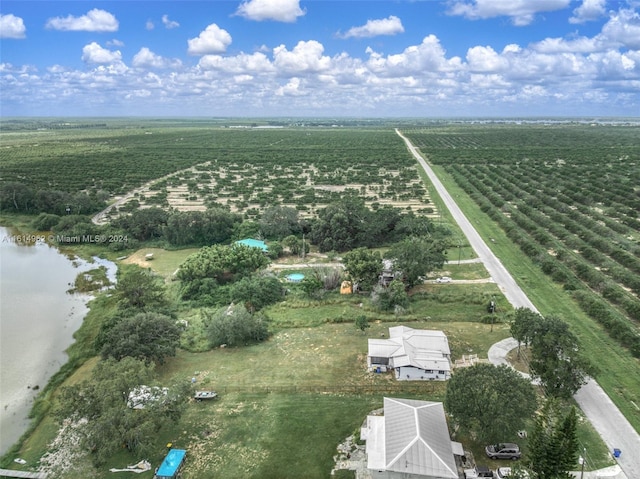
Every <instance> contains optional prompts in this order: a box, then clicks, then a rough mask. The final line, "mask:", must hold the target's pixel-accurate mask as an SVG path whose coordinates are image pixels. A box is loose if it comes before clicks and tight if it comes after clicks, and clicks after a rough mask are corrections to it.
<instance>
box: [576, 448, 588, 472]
mask: <svg viewBox="0 0 640 479" xmlns="http://www.w3.org/2000/svg"><path fill="white" fill-rule="evenodd" d="M586 455H587V448H586V447H585V448H583V449H582V456H580V457H579V458H578V463H579V464H580V479H582V478H583V476H584V461H585V457H586Z"/></svg>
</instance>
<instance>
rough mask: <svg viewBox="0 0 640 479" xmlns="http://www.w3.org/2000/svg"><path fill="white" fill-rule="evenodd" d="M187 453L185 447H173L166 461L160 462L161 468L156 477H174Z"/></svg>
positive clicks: (161, 478)
mask: <svg viewBox="0 0 640 479" xmlns="http://www.w3.org/2000/svg"><path fill="white" fill-rule="evenodd" d="M186 454H187V451H185V450H184V449H171V450H170V451H169V453H168V454H167V456H166V457H165V458H164V461H162V464H160V468H159V469H158V472H156V477H158V479H164V478H174V477H175V475H176V473H177V472H178V470H179V469H180V466H181V465H182V461H184V456H185V455H186Z"/></svg>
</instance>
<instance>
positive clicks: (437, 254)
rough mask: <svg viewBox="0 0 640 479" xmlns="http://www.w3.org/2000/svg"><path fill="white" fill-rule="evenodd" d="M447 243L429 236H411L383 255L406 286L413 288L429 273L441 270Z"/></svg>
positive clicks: (445, 257)
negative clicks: (400, 275)
mask: <svg viewBox="0 0 640 479" xmlns="http://www.w3.org/2000/svg"><path fill="white" fill-rule="evenodd" d="M446 248H447V243H446V242H445V241H442V240H438V239H434V238H432V237H429V236H412V237H409V238H406V239H404V240H402V241H400V242H399V243H396V244H394V245H393V246H392V247H391V248H390V249H389V251H387V253H386V254H385V258H388V259H390V260H391V261H393V267H394V269H396V270H398V271H400V272H401V273H402V276H403V278H404V281H405V283H406V284H407V286H409V287H411V286H415V285H416V284H418V283H420V282H421V280H422V278H424V277H426V276H427V275H428V274H429V273H430V272H432V271H434V270H436V269H440V268H442V266H443V265H444V262H445V261H446V259H447V256H446V255H445V251H446Z"/></svg>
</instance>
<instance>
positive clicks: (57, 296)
mask: <svg viewBox="0 0 640 479" xmlns="http://www.w3.org/2000/svg"><path fill="white" fill-rule="evenodd" d="M19 219H23V217H20V218H19ZM23 221H24V220H23ZM7 223H9V224H7ZM11 223H13V222H12V221H9V222H6V221H3V222H2V223H1V224H0V234H1V235H2V240H3V241H5V244H4V247H3V253H4V255H3V262H2V263H3V264H2V268H3V275H2V276H3V277H2V281H3V283H4V284H3V291H2V293H3V294H4V295H5V296H9V295H10V296H11V299H12V300H13V301H14V302H18V303H20V304H19V305H18V306H19V307H22V306H25V304H26V305H27V306H30V307H31V308H32V309H31V310H28V311H27V313H24V312H17V311H21V310H19V309H13V310H11V308H10V307H6V306H3V308H4V311H3V318H4V319H3V323H2V330H3V335H2V337H3V342H4V343H5V344H3V350H4V349H5V346H6V344H7V343H9V344H14V343H18V345H15V344H14V346H15V347H16V348H17V349H18V351H17V353H15V354H16V356H19V354H20V350H21V349H22V348H23V346H20V345H19V343H23V342H24V343H25V344H26V345H27V346H28V345H29V344H30V343H32V342H37V341H40V343H41V344H43V345H44V347H43V348H39V349H37V350H36V353H35V355H37V356H39V357H38V358H37V359H38V360H39V362H37V363H34V364H36V366H33V365H32V366H29V362H28V360H29V359H31V358H30V356H28V357H27V359H26V360H24V361H23V362H24V364H23V363H20V361H19V359H18V360H17V361H18V362H19V363H20V364H19V365H18V366H17V367H16V366H15V365H13V366H12V365H11V364H9V365H7V364H6V363H7V361H6V360H3V376H4V383H5V384H4V385H3V390H6V391H5V393H4V394H3V398H2V403H3V405H2V406H3V410H2V413H3V417H2V422H3V444H2V452H1V453H0V461H1V463H2V464H3V465H6V464H7V463H8V462H10V461H12V460H13V457H14V455H15V453H16V452H17V451H18V450H19V449H20V448H21V447H22V445H23V444H24V442H25V441H27V440H28V438H29V436H30V435H31V434H32V432H33V431H34V430H35V429H36V428H37V427H38V425H39V424H40V422H41V420H42V419H43V418H44V417H45V416H46V414H47V412H48V409H49V405H50V401H49V400H50V398H51V395H52V393H53V392H54V391H55V389H56V388H57V387H58V386H59V385H60V384H61V383H62V382H63V381H64V379H66V378H67V377H68V376H69V375H70V374H72V373H73V372H74V371H75V370H76V369H77V368H78V367H80V366H81V365H82V364H83V363H84V362H85V361H86V359H88V358H89V357H90V356H89V355H88V351H91V352H92V348H93V342H92V340H91V335H89V336H88V337H87V335H86V334H82V332H81V331H82V329H83V328H85V327H86V322H87V320H88V318H90V316H91V307H92V304H91V303H93V301H94V300H95V299H96V298H97V297H99V296H100V293H99V292H96V293H93V294H86V293H74V294H69V292H68V290H69V289H71V287H72V286H73V283H74V282H75V279H76V277H77V275H78V274H81V273H82V272H86V271H88V270H91V269H95V268H97V267H100V266H106V267H107V268H108V270H109V276H110V277H111V278H113V279H115V271H116V270H117V265H116V264H115V263H111V262H108V261H106V260H102V259H98V263H95V262H94V260H93V259H92V257H91V256H89V257H88V258H87V255H82V254H80V253H79V252H78V251H76V250H75V248H68V247H65V248H59V247H58V246H57V245H51V244H46V245H45V244H38V245H31V246H19V245H15V244H14V245H13V246H12V245H11V244H7V242H9V243H11V239H12V238H14V237H15V235H16V234H19V235H22V234H23V233H22V231H25V230H26V228H23V227H20V228H18V229H16V228H15V227H14V226H13V225H12V224H11ZM28 234H30V233H28ZM20 248H27V249H26V250H20ZM29 248H35V249H29ZM43 256H44V258H45V260H46V261H44V260H43V262H45V263H46V264H48V262H50V261H53V262H54V263H53V264H55V266H54V267H50V270H49V271H47V270H46V267H45V266H44V265H43V266H42V269H43V272H41V273H40V274H39V276H44V277H47V276H50V278H48V281H49V283H51V282H57V283H58V284H56V285H55V288H54V290H53V291H52V292H48V293H49V294H48V295H45V296H44V297H42V295H43V292H42V289H43V288H42V287H40V286H38V284H39V283H38V280H40V279H42V278H35V279H34V278H31V279H29V278H28V277H27V276H26V273H25V274H24V275H23V274H22V271H21V270H19V272H18V273H17V274H16V273H15V264H14V265H13V266H12V263H16V262H18V263H19V264H20V266H21V267H22V266H23V265H24V266H27V265H31V266H30V267H31V269H32V270H33V268H37V267H39V265H38V266H33V264H32V263H33V262H36V263H37V262H38V258H39V257H43ZM52 258H53V259H52ZM21 261H22V263H20V262H21ZM12 267H13V268H14V270H13V273H12V270H11V268H12ZM31 273H33V271H31ZM46 273H50V274H49V275H47V274H46ZM20 281H23V282H25V283H24V285H23V286H22V289H24V291H23V290H22V289H20V288H21V286H20V283H19V282H20ZM30 289H32V291H30ZM5 299H6V298H5ZM39 301H40V302H42V304H43V305H44V306H43V305H39V304H38V302H39ZM48 301H53V303H50V305H49V308H47V306H46V304H49V303H48ZM3 304H6V301H3ZM38 306H40V308H41V309H40V310H38V309H37V308H38ZM16 314H18V315H19V317H16V316H15V315H16ZM27 320H31V321H32V324H34V325H36V326H35V327H34V326H30V327H29V326H26V324H23V323H26V321H27ZM47 327H48V328H49V333H48V334H47V333H46V331H45V330H46V328H47ZM41 329H42V330H43V331H41ZM40 333H41V334H40ZM23 338H24V339H27V340H26V341H24V340H23ZM87 343H88V344H87ZM24 349H27V347H26V346H24ZM4 354H5V358H3V359H6V358H9V359H10V360H11V361H12V360H13V354H11V351H7V352H6V353H4ZM34 361H35V360H34ZM43 365H44V366H43ZM4 368H7V369H4ZM33 369H35V370H33ZM23 373H24V377H23ZM26 373H29V374H26Z"/></svg>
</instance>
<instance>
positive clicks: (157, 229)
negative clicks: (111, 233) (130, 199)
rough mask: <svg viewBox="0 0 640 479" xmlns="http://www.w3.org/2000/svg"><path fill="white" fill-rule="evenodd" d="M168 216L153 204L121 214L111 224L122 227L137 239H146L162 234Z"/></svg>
mask: <svg viewBox="0 0 640 479" xmlns="http://www.w3.org/2000/svg"><path fill="white" fill-rule="evenodd" d="M168 216H169V214H168V213H167V212H166V211H165V210H163V209H162V208H158V207H155V206H154V207H152V208H144V209H141V210H136V211H134V212H133V213H131V214H130V215H128V216H121V217H120V218H117V219H115V220H114V221H113V225H114V226H115V227H117V228H122V229H124V230H125V231H127V232H128V233H129V234H130V235H131V236H133V237H134V238H135V239H137V240H140V241H147V240H150V239H154V238H160V237H161V236H162V234H163V231H164V227H165V225H166V224H167V218H168Z"/></svg>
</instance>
